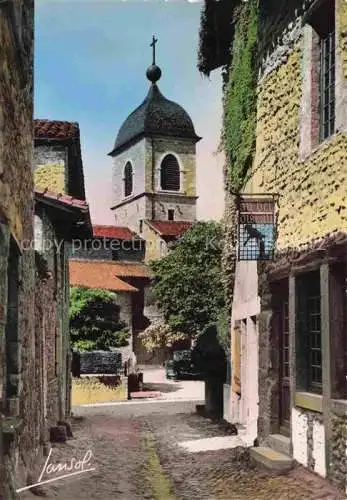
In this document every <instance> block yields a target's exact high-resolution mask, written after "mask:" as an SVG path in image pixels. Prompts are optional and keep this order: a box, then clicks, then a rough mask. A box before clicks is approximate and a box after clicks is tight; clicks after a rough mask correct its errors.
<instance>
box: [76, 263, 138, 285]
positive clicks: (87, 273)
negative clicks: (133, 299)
mask: <svg viewBox="0 0 347 500" xmlns="http://www.w3.org/2000/svg"><path fill="white" fill-rule="evenodd" d="M69 270H70V285H71V286H83V287H87V288H102V289H105V290H111V291H113V292H137V291H138V289H137V288H135V287H134V286H132V285H129V284H128V283H125V282H124V281H123V280H121V279H119V278H118V277H117V276H115V273H114V266H113V264H112V263H108V262H100V261H99V262H98V261H92V262H91V261H86V260H74V259H70V262H69Z"/></svg>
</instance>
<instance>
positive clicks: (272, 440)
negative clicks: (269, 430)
mask: <svg viewBox="0 0 347 500" xmlns="http://www.w3.org/2000/svg"><path fill="white" fill-rule="evenodd" d="M266 441H267V443H266V444H267V445H268V446H269V448H272V449H273V450H275V451H278V452H279V453H283V454H284V455H288V456H291V446H290V438H289V437H287V436H283V435H282V434H270V436H269V437H268V438H267V440H266Z"/></svg>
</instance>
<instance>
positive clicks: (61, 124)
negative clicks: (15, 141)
mask: <svg viewBox="0 0 347 500" xmlns="http://www.w3.org/2000/svg"><path fill="white" fill-rule="evenodd" d="M34 136H35V139H71V138H74V137H76V138H77V137H79V125H78V123H76V122H66V121H59V120H34Z"/></svg>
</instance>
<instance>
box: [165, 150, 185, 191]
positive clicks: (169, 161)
mask: <svg viewBox="0 0 347 500" xmlns="http://www.w3.org/2000/svg"><path fill="white" fill-rule="evenodd" d="M160 186H161V189H164V190H165V191H179V190H180V166H179V164H178V161H177V159H176V158H175V156H174V155H171V154H168V155H166V156H165V158H164V159H163V161H162V162H161V168H160Z"/></svg>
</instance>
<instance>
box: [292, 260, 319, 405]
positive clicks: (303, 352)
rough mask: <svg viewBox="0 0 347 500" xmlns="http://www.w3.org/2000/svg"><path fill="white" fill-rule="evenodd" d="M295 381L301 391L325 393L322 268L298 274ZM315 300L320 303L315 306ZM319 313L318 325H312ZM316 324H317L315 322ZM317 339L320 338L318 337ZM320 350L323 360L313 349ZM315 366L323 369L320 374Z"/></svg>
mask: <svg viewBox="0 0 347 500" xmlns="http://www.w3.org/2000/svg"><path fill="white" fill-rule="evenodd" d="M295 288H296V290H295V295H296V308H295V309H296V314H295V316H296V317H295V321H296V341H295V346H296V385H297V390H298V391H306V392H309V393H312V394H318V395H322V394H323V359H322V358H323V332H322V304H321V296H322V288H321V277H320V270H319V269H317V270H314V271H310V272H306V273H304V274H301V275H299V276H297V278H296V287H295ZM313 300H315V305H316V306H317V304H318V307H317V308H316V309H312V307H311V306H310V304H312V302H313ZM313 317H314V318H316V319H317V318H318V317H319V322H318V323H319V328H315V329H312V328H311V326H312V321H311V320H312V318H313ZM315 326H317V324H315ZM318 334H319V346H317V345H315V346H313V335H315V336H317V335H318ZM316 340H317V339H316ZM314 352H315V353H317V352H319V354H320V362H318V361H317V358H316V360H315V363H313V358H314V356H313V353H314ZM312 368H315V369H316V370H320V377H319V378H315V377H314V376H313V372H312Z"/></svg>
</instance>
